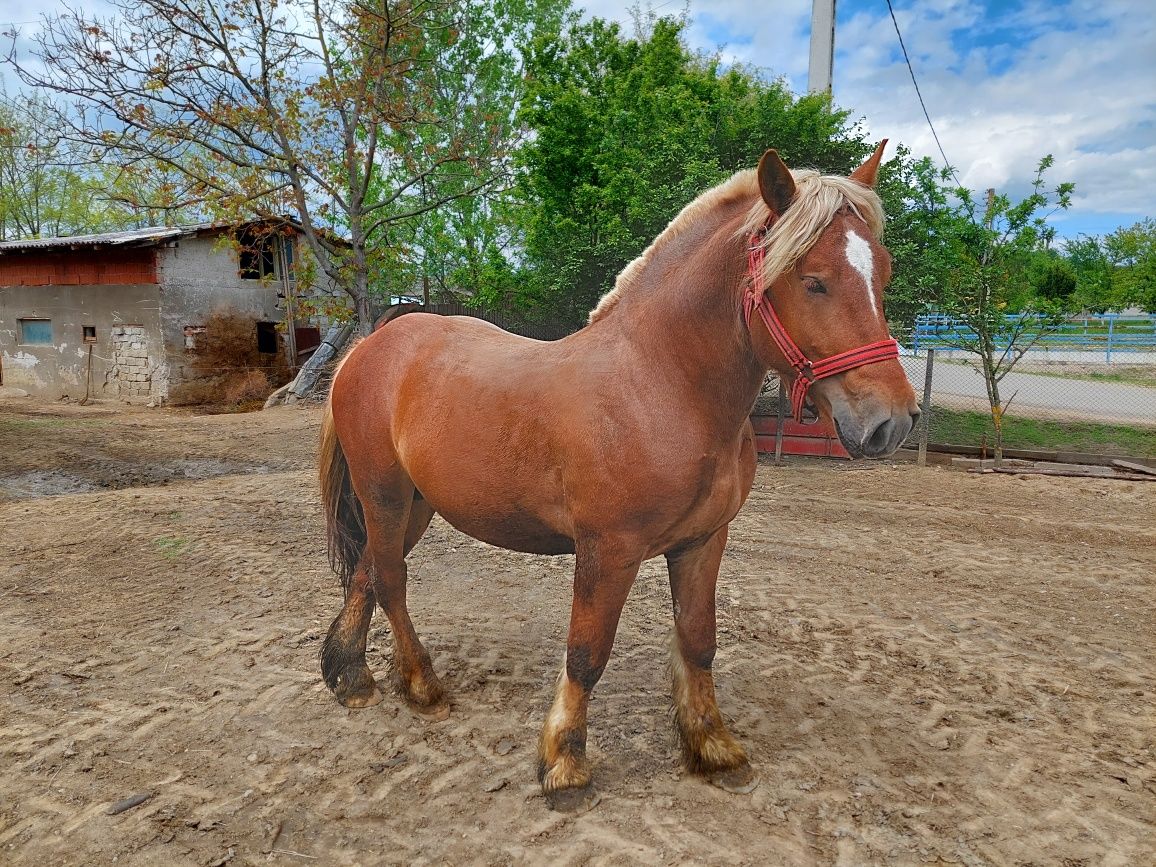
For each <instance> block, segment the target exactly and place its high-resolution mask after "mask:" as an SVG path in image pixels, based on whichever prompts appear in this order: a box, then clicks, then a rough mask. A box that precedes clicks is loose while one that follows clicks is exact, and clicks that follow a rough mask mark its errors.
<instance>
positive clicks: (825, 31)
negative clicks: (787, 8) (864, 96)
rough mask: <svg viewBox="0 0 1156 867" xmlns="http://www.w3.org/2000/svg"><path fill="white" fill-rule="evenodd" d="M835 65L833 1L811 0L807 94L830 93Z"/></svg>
mask: <svg viewBox="0 0 1156 867" xmlns="http://www.w3.org/2000/svg"><path fill="white" fill-rule="evenodd" d="M834 65H835V0H811V58H810V63H809V65H808V67H807V92H808V93H830V92H831V72H832V70H833V69H834Z"/></svg>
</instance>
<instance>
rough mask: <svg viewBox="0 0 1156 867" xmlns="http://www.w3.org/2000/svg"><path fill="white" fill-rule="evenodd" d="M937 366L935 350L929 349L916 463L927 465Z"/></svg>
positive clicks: (924, 372) (924, 374)
mask: <svg viewBox="0 0 1156 867" xmlns="http://www.w3.org/2000/svg"><path fill="white" fill-rule="evenodd" d="M934 366H935V350H934V349H929V350H927V364H926V367H925V369H924V371H923V401H922V402H921V403H920V404H919V409H920V411H921V412H922V415H921V417H920V419H919V422H920V424H921V425H922V427H920V429H919V457H918V458H917V459H916V461H915V462H916V463H917V464H918V465H919V466H921V467H925V466H927V436H928V434H929V432H930V431H931V370H932V368H933V367H934Z"/></svg>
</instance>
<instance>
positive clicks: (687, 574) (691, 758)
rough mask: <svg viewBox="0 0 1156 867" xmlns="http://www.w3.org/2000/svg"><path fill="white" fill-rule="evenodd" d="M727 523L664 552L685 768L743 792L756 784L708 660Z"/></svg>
mask: <svg viewBox="0 0 1156 867" xmlns="http://www.w3.org/2000/svg"><path fill="white" fill-rule="evenodd" d="M726 541H727V528H726V527H723V528H722V529H720V530H717V531H716V532H715V533H714V534H713V535H711V536H710V537H708V538H707V539H706V541H704V542H699V543H697V544H695V545H692V546H691V547H688V548H684V549H681V550H679V551H676V552H672V553H670V554H667V555H666V563H667V568H668V569H669V571H670V590H671V595H672V596H673V600H674V641H673V646H672V647H671V654H670V667H671V672H672V675H673V679H674V718H675V723H676V725H677V726H678V734H679V738H680V740H681V741H682V754H683V759H684V760H685V762H686V765H687V768H688V769H689V770H691V771H692V772H694V773H696V774H701V775H703V776H705V777H706V778H707V779H708V780H710V781H711V782H712V783H714V784H715V785H716V786H719V787H720V788H723V789H726V790H727V791H730V792H739V793H746V792H749V791H751V790H752V789H753V788H754V787H755V784H756V778H755V774H754V771H753V770H752V769H751V765H750V762H749V761H747V754H746V753H745V752H744V751H743V748H742V747H741V746H740V745H739V743H738V741H736V740H735V739H734V738H733V737H732V736H731V733H730V732H728V731H727V729H726V725H725V724H724V723H723V719H722V714H721V713H719V709H718V702H717V701H716V699H715V692H714V676H713V675H712V674H711V665H712V664H713V663H714V654H715V647H716V644H715V583H716V582H717V581H718V571H719V565H720V563H721V562H722V555H723V548H725V547H726Z"/></svg>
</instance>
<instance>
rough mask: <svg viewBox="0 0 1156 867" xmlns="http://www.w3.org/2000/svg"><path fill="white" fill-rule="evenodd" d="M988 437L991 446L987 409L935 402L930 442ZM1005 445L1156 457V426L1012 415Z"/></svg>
mask: <svg viewBox="0 0 1156 867" xmlns="http://www.w3.org/2000/svg"><path fill="white" fill-rule="evenodd" d="M985 437H986V440H987V445H988V448H989V449H990V448H991V446H992V443H993V442H994V441H995V429H994V427H993V426H992V421H991V416H990V415H989V414H987V413H986V412H972V411H969V410H955V409H947V408H946V407H942V406H932V408H931V432H930V435H929V438H930V441H931V442H934V443H948V444H951V445H973V446H976V447H978V446H979V445H980V444H981V443H982V442H983V441H984V438H985ZM1003 445H1004V448H1005V449H1034V450H1039V451H1044V450H1059V451H1071V452H1089V453H1093V454H1110V455H1134V456H1136V457H1156V427H1143V426H1139V425H1137V426H1131V425H1118V424H1101V423H1099V422H1088V421H1053V420H1050V419H1035V418H1023V417H1020V416H1014V415H1009V416H1005V417H1004V421H1003Z"/></svg>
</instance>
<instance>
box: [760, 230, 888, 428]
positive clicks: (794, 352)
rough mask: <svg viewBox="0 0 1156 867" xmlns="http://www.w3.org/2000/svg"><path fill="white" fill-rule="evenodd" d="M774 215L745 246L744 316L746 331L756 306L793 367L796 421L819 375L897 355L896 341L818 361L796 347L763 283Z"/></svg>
mask: <svg viewBox="0 0 1156 867" xmlns="http://www.w3.org/2000/svg"><path fill="white" fill-rule="evenodd" d="M773 220H774V217H771V218H770V219H768V220H767V222H766V223H765V224H764V225H763V226H762V228H760V229H758V230H757V231H755V232H752V233H751V237H750V244H749V246H748V248H747V267H748V269H749V272H750V273H749V278H750V279H749V280H748V281H747V291H746V294H745V295H744V296H743V318H744V319H745V320H746V323H747V331H750V330H751V314H752V313H754V312H755V311H756V310H757V311H758V312H759V317H760V318H761V319H762V320H763V324H764V325H766V326H767V331H768V332H770V335H771V338H772V339H773V340H774V341H775V345H776V346H778V347H779V351H780V352H782V353H783V356H784V357H785V358H786V359H787V363H788V364H790V365H791V369H793V370H794V371H795V381H794V382H793V383H792V384H791V415H792V416H793V417H794V419H795V421H802V420H803V404H804V402H805V401H806V399H807V391H808V390H809V389H810V387H811V385H812V384H813V383H815V382H818V381H819V380H820V379H826V378H827V377H828V376H834V375H835V374H837V373H845V372H846V371H848V370H854V369H855V368H856V367H863V366H864V365H867V364H874V363H875V362H877V361H888V360H890V359H892V358H898V357H899V343H898V342H897V341H896V340H895V339H894V338H888V339H887V340H879V341H876V342H875V343H868V344H867V345H865V346H860V347H859V348H857V349H849V350H847V351H846V352H840V353H838V354H837V355H831V356H828V357H827V358H824V359H822V360H821V361H811V360H810V359H809V358H807V356H805V355H804V354H803V351H802V350H801V349H799V347H798V344H796V343H795V341H793V340H792V339H791V335H790V334H788V333H787V329H786V328H784V327H783V323H782V322H781V321H780V320H779V317H778V315H777V314H776V313H775V308H774V305H773V304H771V296H770V295H769V294H768V293H767V288H766V283H765V281H764V280H763V259H764V258H765V256H766V251H765V250H764V249H763V238H764V237H765V236H766V234H767V231H768V230H769V229H770V228H771V224H772V221H773Z"/></svg>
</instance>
